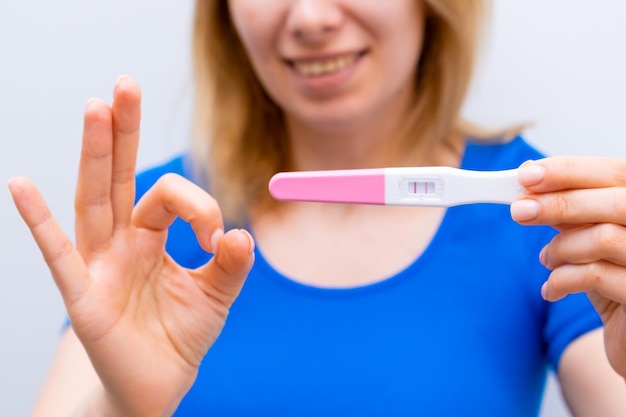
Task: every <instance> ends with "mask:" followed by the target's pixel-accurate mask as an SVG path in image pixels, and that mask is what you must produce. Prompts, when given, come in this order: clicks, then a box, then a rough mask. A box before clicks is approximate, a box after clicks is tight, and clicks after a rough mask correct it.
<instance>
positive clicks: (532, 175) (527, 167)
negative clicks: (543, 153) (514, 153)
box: [517, 163, 546, 186]
mask: <svg viewBox="0 0 626 417" xmlns="http://www.w3.org/2000/svg"><path fill="white" fill-rule="evenodd" d="M545 174H546V170H545V168H544V167H542V166H541V165H537V164H535V163H524V164H522V166H521V167H520V169H519V172H518V174H517V178H518V179H519V182H520V184H522V185H523V186H529V185H537V184H539V183H540V182H541V181H543V178H544V177H545Z"/></svg>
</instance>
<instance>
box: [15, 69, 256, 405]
mask: <svg viewBox="0 0 626 417" xmlns="http://www.w3.org/2000/svg"><path fill="white" fill-rule="evenodd" d="M140 102H141V93H140V90H139V87H138V85H137V84H136V83H135V82H134V81H133V80H132V79H130V78H129V77H126V76H123V77H120V79H119V80H118V82H117V84H116V87H115V91H114V101H113V104H112V106H109V105H108V104H107V103H105V102H103V101H101V100H98V99H93V100H90V101H89V103H88V104H87V108H86V110H85V118H84V133H83V147H82V152H81V158H80V167H79V175H78V184H77V190H76V201H75V207H76V245H75V246H74V245H73V244H72V243H71V241H70V239H69V238H68V237H67V235H66V234H65V233H64V232H63V231H62V230H61V228H60V227H59V225H58V224H57V222H56V221H55V220H54V218H53V217H52V216H51V214H50V211H49V210H48V208H47V205H46V203H45V202H44V200H43V198H42V197H41V195H40V194H39V192H38V191H37V189H36V188H35V186H34V185H33V184H32V183H31V182H30V181H29V180H27V179H25V178H14V179H12V180H11V181H10V182H9V188H10V191H11V194H12V196H13V199H14V201H15V204H16V206H17V208H18V210H19V212H20V214H21V216H22V218H23V219H24V221H25V222H26V224H27V225H28V227H29V228H30V230H31V233H32V234H33V237H34V238H35V240H36V242H37V245H38V246H39V248H40V250H41V252H42V254H43V256H44V259H45V261H46V263H47V264H48V267H49V268H50V271H51V272H52V276H53V277H54V280H55V282H56V284H57V286H58V288H59V290H60V292H61V294H62V297H63V301H64V303H65V306H66V308H67V311H68V314H69V317H70V320H71V323H72V328H73V330H74V331H75V332H76V334H77V336H78V338H79V339H80V341H81V342H82V344H83V346H84V347H85V350H86V351H87V353H88V355H89V357H90V360H91V362H92V364H93V367H94V369H95V370H96V372H97V373H98V375H99V377H100V380H101V382H102V385H103V388H104V389H103V391H102V392H101V395H99V396H98V397H96V398H97V400H94V401H95V403H94V404H92V406H97V407H99V408H100V411H102V412H103V413H106V412H109V413H111V414H115V415H125V416H142V417H148V416H153V415H154V416H162V415H169V414H172V413H173V412H174V410H175V409H176V407H177V406H178V404H179V402H180V400H181V399H182V398H183V396H184V395H185V393H186V392H187V391H188V390H189V388H190V387H191V385H192V384H193V382H194V380H195V377H196V374H197V369H198V366H199V365H200V362H201V360H202V358H203V357H204V355H205V354H206V352H207V350H208V349H209V348H210V346H211V345H212V344H213V342H214V341H215V339H216V338H217V337H218V335H219V333H220V331H221V329H222V327H223V325H224V321H225V319H226V316H227V314H228V311H229V308H230V305H231V303H232V302H233V301H234V299H235V298H236V296H237V295H238V294H239V291H240V289H241V286H242V285H243V282H244V280H245V277H246V276H247V274H248V272H249V270H250V268H251V266H252V264H253V262H254V254H253V253H254V250H253V249H254V242H253V240H252V238H251V237H250V235H249V234H248V233H247V232H245V231H243V230H232V231H229V232H228V233H226V234H224V233H223V231H222V230H223V222H222V217H221V213H220V210H219V208H218V205H217V203H216V202H215V200H214V199H213V198H212V197H211V196H209V195H208V194H207V193H206V192H204V191H203V190H202V189H201V188H199V187H197V186H196V185H194V184H192V183H190V182H189V181H187V180H185V179H183V178H182V177H180V176H176V175H173V174H168V175H166V176H164V177H163V178H161V179H160V180H159V181H158V182H157V183H156V184H155V185H154V186H153V187H152V188H151V189H150V190H149V191H148V192H147V193H146V194H145V195H144V196H143V197H142V199H141V200H140V201H139V202H138V203H137V205H136V206H134V198H135V163H136V162H135V161H136V155H137V146H138V141H139V121H140ZM176 217H181V218H183V219H184V220H186V221H188V222H189V223H190V224H191V226H192V227H193V229H194V231H195V233H196V236H197V239H198V242H199V243H200V245H201V246H202V248H203V249H205V250H206V251H208V252H213V253H215V256H214V257H213V258H212V260H211V261H210V262H208V263H207V264H206V265H204V266H202V267H200V268H198V269H195V270H189V269H186V268H183V267H181V266H179V265H178V264H176V263H175V262H174V261H173V260H172V259H171V258H170V257H169V256H168V255H167V253H166V252H165V241H166V238H167V228H168V226H169V225H170V224H171V223H172V221H173V220H174V219H175V218H176Z"/></svg>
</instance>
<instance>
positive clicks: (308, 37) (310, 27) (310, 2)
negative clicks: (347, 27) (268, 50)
mask: <svg viewBox="0 0 626 417" xmlns="http://www.w3.org/2000/svg"><path fill="white" fill-rule="evenodd" d="M342 22H343V13H342V10H341V7H340V6H339V5H338V4H337V2H336V1H334V0H293V1H292V2H291V5H290V8H289V12H288V15H287V22H286V27H287V30H288V31H289V33H290V34H292V36H295V37H296V38H298V39H299V40H301V41H303V42H307V43H312V44H315V43H323V42H324V41H325V40H326V39H328V38H329V37H331V36H332V34H334V33H335V32H336V31H337V29H338V28H339V27H340V26H341V24H342Z"/></svg>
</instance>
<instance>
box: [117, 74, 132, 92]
mask: <svg viewBox="0 0 626 417" xmlns="http://www.w3.org/2000/svg"><path fill="white" fill-rule="evenodd" d="M129 78H130V76H128V75H127V74H122V75H120V76H119V77H117V79H116V80H115V87H114V89H113V91H114V92H115V91H117V89H118V87H119V86H120V85H121V84H122V82H124V80H127V79H129Z"/></svg>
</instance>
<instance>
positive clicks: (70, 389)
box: [31, 328, 102, 417]
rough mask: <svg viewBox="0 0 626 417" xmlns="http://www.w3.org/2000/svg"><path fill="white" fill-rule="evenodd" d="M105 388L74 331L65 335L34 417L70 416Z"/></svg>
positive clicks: (34, 410)
mask: <svg viewBox="0 0 626 417" xmlns="http://www.w3.org/2000/svg"><path fill="white" fill-rule="evenodd" d="M101 388H102V384H101V383H100V379H99V378H98V375H97V374H96V372H95V371H94V370H93V367H92V366H91V362H90V361H89V358H88V357H87V353H86V352H85V349H84V348H83V346H82V345H81V343H80V342H79V340H78V338H77V337H76V334H75V333H74V331H73V330H72V329H71V328H68V330H67V331H66V332H65V333H64V334H63V337H62V338H61V340H60V342H59V346H58V348H57V352H56V355H55V357H54V360H53V362H52V365H51V367H50V370H49V373H48V376H47V378H46V381H45V382H44V385H43V388H42V390H41V392H40V394H39V398H38V399H37V402H36V403H35V407H34V408H33V411H32V414H31V417H47V416H50V415H55V416H71V415H74V414H73V413H75V412H76V411H77V409H78V408H79V407H80V406H81V405H82V404H86V402H87V399H88V398H90V397H91V396H92V395H93V394H94V393H95V392H97V390H99V389H101Z"/></svg>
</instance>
